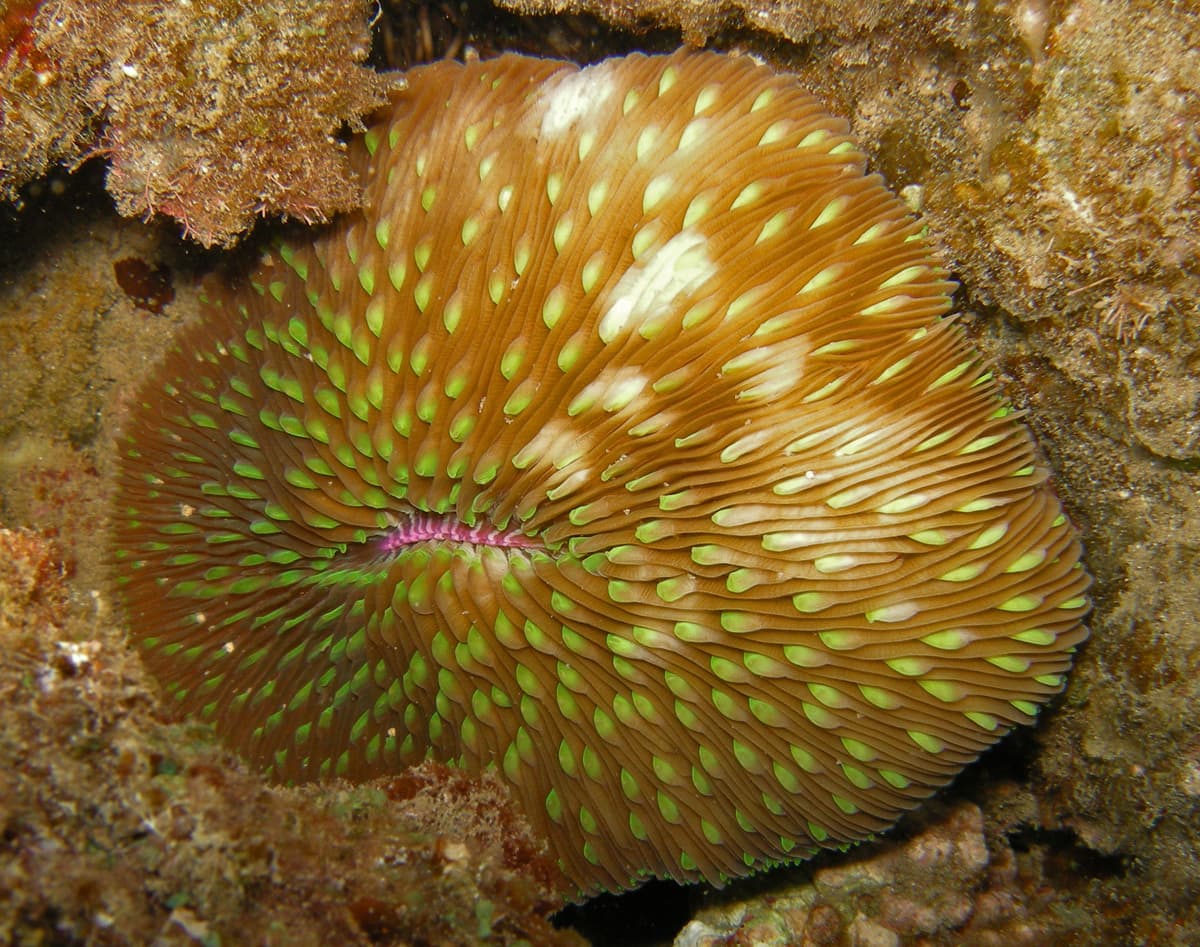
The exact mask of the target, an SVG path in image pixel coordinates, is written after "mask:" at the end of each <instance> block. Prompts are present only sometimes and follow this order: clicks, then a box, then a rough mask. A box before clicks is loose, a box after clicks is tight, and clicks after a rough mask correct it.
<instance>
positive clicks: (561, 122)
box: [534, 62, 617, 139]
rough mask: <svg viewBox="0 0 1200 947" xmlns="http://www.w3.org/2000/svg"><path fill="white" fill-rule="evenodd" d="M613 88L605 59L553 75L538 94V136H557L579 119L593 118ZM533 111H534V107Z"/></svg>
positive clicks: (606, 100) (611, 72)
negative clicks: (592, 64)
mask: <svg viewBox="0 0 1200 947" xmlns="http://www.w3.org/2000/svg"><path fill="white" fill-rule="evenodd" d="M616 87H617V84H616V81H615V79H614V78H613V69H612V64H611V63H608V62H602V63H597V64H596V65H594V66H588V67H587V68H586V69H580V70H579V71H578V72H569V73H565V74H562V75H559V76H555V77H553V78H552V79H550V80H549V81H548V82H547V83H546V87H545V89H544V90H543V91H542V93H541V95H540V96H538V100H537V105H538V106H541V116H542V121H541V125H540V127H539V129H538V137H539V138H542V139H546V138H558V137H560V136H561V135H563V134H564V133H565V132H567V131H568V130H569V129H571V128H572V127H573V126H574V125H576V124H577V123H578V122H579V121H580V119H583V118H585V117H589V116H590V117H593V118H594V117H595V115H596V113H597V112H598V111H599V110H600V109H601V108H603V106H604V104H605V103H606V102H608V100H609V99H611V98H612V96H613V92H614V91H615V90H616ZM534 114H535V115H536V114H538V111H537V109H536V108H535V110H534Z"/></svg>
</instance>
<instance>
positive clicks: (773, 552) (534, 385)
mask: <svg viewBox="0 0 1200 947" xmlns="http://www.w3.org/2000/svg"><path fill="white" fill-rule="evenodd" d="M354 161H355V164H356V168H357V170H358V171H359V172H360V174H361V176H362V178H363V180H364V182H365V184H366V192H365V200H364V210H363V211H362V212H361V213H356V214H354V215H351V216H349V217H347V218H345V219H343V221H342V222H341V223H340V224H339V225H338V226H337V227H335V228H334V229H332V230H330V231H328V232H327V233H325V234H324V235H322V236H320V237H318V238H317V240H316V241H315V242H314V243H313V244H312V245H311V246H308V247H300V246H296V245H293V244H280V245H279V246H278V247H277V248H276V249H275V250H274V251H272V252H270V253H268V254H267V255H266V257H265V259H264V260H263V262H262V264H261V265H260V267H259V268H258V270H257V271H256V272H255V274H254V275H253V276H252V278H251V280H250V283H249V286H248V287H246V288H244V289H241V290H236V291H226V290H225V289H223V288H220V287H213V289H212V293H211V299H210V301H209V304H208V308H207V311H206V313H205V314H204V316H203V317H202V318H201V320H200V321H199V323H198V324H197V325H196V326H195V327H193V328H191V329H189V330H186V331H185V332H184V333H182V334H181V336H180V337H179V339H178V342H177V344H176V345H175V347H174V348H173V350H172V351H171V352H170V353H169V354H168V356H167V358H166V360H165V362H164V364H163V365H162V366H161V368H159V369H158V371H157V372H156V373H155V374H154V375H153V376H152V377H151V379H150V380H149V381H148V382H147V384H146V386H145V387H144V389H143V390H142V392H141V395H140V397H139V398H138V399H137V401H138V404H137V406H136V407H135V409H134V410H133V412H132V417H131V419H130V420H129V422H128V424H127V425H126V427H125V431H124V435H123V439H122V443H121V447H120V450H121V454H122V469H121V473H120V476H119V481H118V491H117V500H116V511H115V521H116V522H115V536H114V559H115V564H116V566H115V569H116V573H117V582H118V584H119V587H120V590H121V596H122V598H123V600H124V602H125V604H126V606H127V609H128V613H129V618H130V621H131V624H132V627H133V632H134V635H135V637H136V639H137V640H138V641H139V642H140V644H141V646H142V648H143V652H144V655H145V658H146V660H147V662H148V664H149V666H150V667H151V669H152V670H153V671H154V672H155V674H156V675H157V676H158V677H159V678H160V679H161V680H162V681H163V682H164V684H165V686H166V688H167V691H168V693H169V694H170V695H171V696H172V697H173V698H174V701H175V703H176V704H177V705H178V706H179V708H180V709H181V710H184V711H187V712H191V713H195V714H198V715H199V716H200V717H201V718H202V719H205V720H209V721H212V722H213V723H214V725H215V726H216V728H217V730H218V732H219V733H221V734H222V735H223V736H224V738H225V739H226V740H227V741H228V742H229V743H230V744H231V745H232V746H234V747H236V748H237V749H239V750H240V751H241V752H242V753H244V754H245V755H246V756H248V757H249V758H250V759H251V760H253V761H254V762H256V763H257V764H259V765H261V766H262V767H263V768H264V769H266V770H268V771H269V772H271V773H272V774H273V775H274V776H275V777H277V778H279V779H283V780H308V779H314V778H319V777H324V776H346V777H351V778H355V779H361V778H367V777H371V776H375V775H380V774H385V773H394V772H397V771H398V770H399V769H400V768H402V767H404V766H406V765H408V764H411V763H415V762H419V761H421V760H423V759H426V758H433V759H436V760H440V761H443V762H447V763H450V764H452V765H455V766H459V767H462V768H463V769H465V770H467V771H470V772H478V771H481V770H486V769H493V770H495V771H496V772H497V773H498V774H500V775H501V776H502V777H503V778H504V779H505V781H506V782H507V783H508V785H509V786H510V788H511V789H512V792H513V794H514V796H515V797H516V799H517V800H518V801H519V803H520V804H521V806H522V807H523V809H524V811H525V812H526V813H527V814H528V816H529V818H530V820H531V821H532V823H533V824H534V826H535V828H536V829H538V830H539V831H541V832H542V833H543V834H544V835H546V836H547V837H548V838H549V839H550V840H551V844H552V846H553V848H554V850H555V852H556V854H557V856H558V858H559V860H560V864H561V866H562V867H563V869H564V871H565V873H566V875H567V876H568V878H569V879H570V880H571V881H572V882H573V883H574V884H575V885H576V886H577V888H578V890H579V893H580V894H584V895H585V894H589V893H593V892H596V891H599V890H604V889H608V890H619V889H622V888H626V887H629V886H632V885H636V884H638V883H639V882H640V881H641V880H643V879H645V878H648V877H672V878H675V879H678V880H681V881H687V880H698V879H705V880H708V881H712V882H716V883H720V882H721V881H723V880H724V879H726V878H728V877H731V876H737V875H742V874H746V873H747V872H749V871H753V870H756V869H759V868H762V867H764V866H769V865H772V864H776V863H779V862H784V861H789V860H794V859H798V858H803V857H806V856H808V855H811V854H812V853H813V852H815V851H816V850H818V849H819V848H822V847H831V846H840V845H844V844H846V843H848V842H852V841H855V840H858V839H862V838H864V837H866V836H868V835H870V834H871V833H874V832H876V831H879V830H881V829H884V828H886V827H887V826H889V825H890V824H891V823H892V822H894V821H895V819H896V818H898V816H899V815H900V814H901V813H902V812H904V811H905V810H907V809H909V808H911V807H913V806H914V805H916V804H917V803H918V802H919V801H920V800H921V799H923V798H926V797H927V796H929V795H930V794H931V793H933V792H934V791H935V790H936V789H937V788H938V787H940V786H942V785H944V784H945V783H947V782H948V781H949V780H950V779H951V778H952V777H953V776H954V775H955V774H956V773H957V772H958V771H959V770H960V769H961V768H962V767H963V766H965V765H966V764H967V763H969V762H970V761H971V760H973V759H974V758H975V757H976V756H977V755H978V754H979V753H980V752H981V751H982V750H983V749H984V748H986V747H987V746H989V745H991V744H992V743H994V742H995V741H996V740H998V739H999V738H1000V737H1001V736H1003V735H1004V734H1005V733H1006V732H1007V731H1008V730H1009V729H1011V728H1012V727H1013V726H1014V725H1017V724H1022V723H1028V722H1030V721H1031V720H1032V719H1033V718H1034V716H1035V715H1036V713H1037V712H1038V709H1039V707H1040V706H1041V705H1042V704H1043V703H1044V702H1045V701H1047V700H1048V699H1050V697H1051V696H1053V695H1054V694H1056V693H1057V692H1058V691H1059V690H1060V689H1061V687H1062V685H1063V680H1064V674H1065V672H1066V671H1067V670H1068V668H1069V666H1070V663H1071V655H1072V653H1073V651H1074V648H1075V646H1076V645H1077V644H1078V643H1079V642H1080V641H1082V640H1083V638H1084V637H1085V635H1086V631H1085V629H1084V627H1083V625H1082V624H1081V622H1082V618H1083V616H1084V615H1085V613H1086V611H1087V608H1088V601H1087V598H1086V590H1087V586H1088V582H1089V579H1088V577H1087V574H1086V573H1085V571H1084V570H1083V568H1082V565H1081V562H1080V545H1079V541H1078V537H1077V534H1076V531H1075V530H1074V528H1073V527H1072V526H1071V525H1070V523H1068V522H1067V520H1066V518H1065V516H1064V515H1063V513H1062V510H1061V508H1060V506H1059V503H1058V500H1057V499H1056V498H1055V496H1054V494H1053V493H1052V492H1051V490H1050V487H1049V485H1048V483H1047V478H1048V471H1047V470H1046V468H1045V466H1044V465H1043V463H1042V462H1041V460H1040V459H1039V458H1038V456H1037V454H1036V452H1035V448H1034V445H1033V443H1032V440H1031V437H1030V435H1029V433H1028V431H1027V430H1026V428H1025V427H1024V426H1023V425H1022V424H1021V423H1019V421H1018V420H1017V419H1016V417H1015V416H1014V414H1013V412H1012V411H1011V409H1010V408H1009V407H1008V406H1007V405H1006V404H1004V402H1003V401H1002V400H1001V399H1000V397H999V394H998V392H997V389H996V386H995V383H994V381H993V379H992V376H991V374H990V373H989V372H988V371H987V369H986V367H985V366H983V365H981V364H980V363H979V359H978V357H977V355H976V354H975V353H974V352H973V351H972V350H971V348H970V347H969V346H968V345H967V343H966V341H965V340H964V338H963V337H962V334H961V332H960V331H959V330H958V328H957V327H956V325H955V324H954V322H953V320H952V319H950V318H944V316H945V314H946V313H947V311H948V309H949V305H950V303H949V298H948V292H949V290H950V289H951V284H950V283H948V282H947V281H946V279H945V275H944V273H943V271H942V269H941V267H940V265H939V264H938V262H937V261H936V259H935V258H934V255H933V254H932V251H931V249H930V247H929V245H928V244H927V243H926V241H925V240H924V239H923V237H922V236H921V233H920V224H919V223H918V222H916V221H914V220H912V219H911V218H910V217H909V216H907V214H906V211H905V208H904V205H903V204H902V203H901V202H900V201H899V200H898V199H897V198H896V197H894V196H893V195H892V194H891V193H889V192H888V191H887V190H886V189H885V188H884V186H883V184H882V183H881V181H880V180H879V178H878V177H873V176H868V175H866V174H865V173H864V164H865V162H864V158H863V156H862V154H861V152H860V151H859V150H858V149H857V147H856V146H855V145H854V143H853V142H852V141H851V140H850V139H849V138H848V136H847V134H846V127H845V123H844V122H842V121H840V120H837V119H835V118H832V117H830V116H829V115H827V114H826V113H824V112H823V110H822V109H821V108H820V106H819V104H818V103H817V102H816V100H815V99H813V98H812V97H811V96H809V95H807V94H805V93H803V92H802V91H800V90H799V89H798V88H797V87H796V84H795V82H794V80H792V79H790V78H789V77H787V76H784V75H779V74H776V73H774V72H772V71H771V70H770V69H768V68H766V67H763V66H760V65H757V64H755V63H754V62H752V61H751V60H749V59H745V58H731V57H726V56H720V55H714V54H696V53H688V52H681V53H678V54H675V55H672V56H665V57H658V56H655V57H647V56H642V55H634V56H629V57H626V58H620V59H612V60H608V61H605V62H602V63H600V64H598V65H596V66H592V67H589V68H587V69H582V70H581V69H578V68H577V67H575V66H573V65H571V64H568V63H563V62H557V61H548V60H537V59H531V58H525V57H520V56H513V55H509V56H503V57H501V58H499V59H495V60H491V61H487V62H474V63H469V64H467V65H465V66H464V65H461V64H455V63H449V62H443V63H439V64H437V65H433V66H428V67H423V68H419V69H415V70H413V71H412V72H410V73H409V75H408V87H407V89H406V90H405V91H403V92H402V93H399V94H397V95H396V96H395V98H394V100H393V105H392V107H391V109H390V111H389V112H387V114H385V115H384V116H383V117H382V118H381V119H380V121H379V122H378V124H375V125H374V126H373V127H371V128H370V130H369V131H368V132H367V134H366V135H365V136H364V138H363V139H362V140H361V141H360V142H359V143H358V144H357V146H356V152H355V155H354Z"/></svg>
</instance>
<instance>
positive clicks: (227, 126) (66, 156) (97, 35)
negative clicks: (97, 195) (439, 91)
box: [0, 0, 395, 245]
mask: <svg viewBox="0 0 1200 947" xmlns="http://www.w3.org/2000/svg"><path fill="white" fill-rule="evenodd" d="M369 10H370V4H369V3H367V2H365V0H362V2H358V0H356V2H350V3H344V2H335V0H325V2H319V3H311V2H307V0H305V2H294V0H271V2H268V3H244V2H241V0H226V2H223V3H220V4H215V5H214V4H200V3H195V4H191V3H170V2H164V0H44V2H42V3H41V4H36V5H35V4H18V5H17V6H15V7H10V9H9V19H10V20H12V21H14V26H12V27H10V28H8V29H7V30H6V31H4V32H0V41H4V40H5V39H7V43H8V47H7V53H6V55H5V57H4V59H3V61H2V62H0V116H2V121H0V196H4V197H7V198H8V199H12V198H14V197H15V196H16V188H17V187H18V186H19V185H20V184H21V183H23V182H24V181H27V180H30V179H32V178H34V177H36V176H38V175H40V174H42V173H43V172H44V171H45V170H46V168H47V167H48V165H49V164H50V163H51V162H54V161H65V162H77V161H79V160H82V159H85V158H87V157H89V156H91V155H96V154H103V155H105V156H107V157H108V159H109V162H110V168H109V173H108V187H109V191H110V192H111V193H112V195H113V197H114V198H115V200H116V202H117V207H118V209H119V210H120V211H121V212H122V213H125V214H129V215H139V216H149V215H152V214H156V213H157V214H164V215H167V216H169V217H173V218H174V219H176V220H177V221H179V223H180V224H181V225H182V227H183V230H184V232H185V233H186V234H188V235H190V236H192V237H194V238H195V239H197V240H198V241H200V242H201V243H203V244H206V245H211V244H228V243H231V242H233V241H234V240H235V239H236V238H237V237H238V236H239V235H240V234H241V233H242V231H244V230H245V229H246V228H248V227H249V226H250V225H251V224H252V223H253V222H254V220H255V219H256V218H257V217H259V216H261V215H264V214H282V215H284V216H288V217H294V218H298V219H300V220H304V221H309V222H313V221H322V220H326V219H327V218H328V217H329V216H330V215H332V214H334V213H337V212H339V211H342V210H346V209H348V208H351V207H354V206H356V205H357V203H358V200H359V194H358V187H357V182H355V180H354V179H353V177H352V176H351V175H350V174H349V169H348V166H347V164H346V159H345V154H344V152H343V149H342V148H341V146H340V145H339V143H338V142H337V141H336V140H335V139H334V137H333V136H334V135H335V134H336V133H337V131H338V130H339V129H340V128H341V127H342V126H343V125H344V124H346V123H351V124H352V123H354V122H355V121H356V120H357V119H358V117H359V116H360V115H362V114H363V113H364V112H366V111H368V110H370V109H371V108H373V107H374V106H376V105H379V104H380V103H381V102H382V101H383V99H384V97H385V94H386V91H387V90H388V89H389V88H391V87H393V86H394V85H395V81H394V80H392V79H388V78H386V77H383V76H380V75H377V74H376V73H374V72H373V71H372V70H370V69H367V68H364V67H363V66H361V65H359V64H360V63H361V62H362V61H363V60H364V59H365V57H366V55H367V51H368V47H369V34H368V31H367V15H368V12H369Z"/></svg>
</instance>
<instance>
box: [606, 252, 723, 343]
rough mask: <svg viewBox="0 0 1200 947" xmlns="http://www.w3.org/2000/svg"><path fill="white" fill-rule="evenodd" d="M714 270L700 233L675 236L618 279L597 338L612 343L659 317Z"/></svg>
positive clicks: (699, 284)
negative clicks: (621, 335)
mask: <svg viewBox="0 0 1200 947" xmlns="http://www.w3.org/2000/svg"><path fill="white" fill-rule="evenodd" d="M716 271H717V266H716V264H715V263H714V262H713V260H712V258H711V257H710V256H709V255H708V241H707V240H706V239H705V237H704V235H703V234H701V233H699V232H698V231H695V230H684V231H683V232H681V233H677V234H676V235H675V236H673V237H672V238H671V239H670V240H668V241H667V242H666V243H664V244H663V245H662V246H661V247H660V248H659V249H658V250H656V251H655V252H654V253H653V254H651V255H650V256H647V257H644V258H643V259H641V260H639V261H638V262H637V263H635V264H634V265H633V266H631V267H630V268H629V269H628V270H626V271H625V273H624V274H623V275H622V276H621V279H620V280H619V281H618V282H617V285H616V286H614V287H613V289H612V293H611V294H610V295H609V301H608V308H607V309H606V310H605V312H604V315H602V316H601V317H600V324H599V326H598V331H599V333H600V338H601V339H602V340H603V341H604V342H606V343H607V342H611V341H612V340H613V339H615V338H617V336H619V335H620V334H621V333H623V332H625V331H627V330H631V329H635V328H637V326H639V325H641V324H642V322H644V321H646V320H647V319H649V318H652V317H654V316H657V315H660V314H661V312H662V310H663V309H665V308H667V307H669V306H673V305H675V304H676V301H677V300H679V299H680V298H681V297H683V296H685V295H687V294H688V293H692V292H694V291H695V290H697V289H699V288H700V287H701V286H703V285H704V283H705V282H707V281H708V280H709V279H710V278H711V277H712V275H713V274H714V273H716Z"/></svg>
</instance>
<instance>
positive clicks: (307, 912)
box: [0, 529, 579, 947]
mask: <svg viewBox="0 0 1200 947" xmlns="http://www.w3.org/2000/svg"><path fill="white" fill-rule="evenodd" d="M67 601H68V600H67V592H66V587H65V585H64V582H63V579H62V576H61V569H60V567H59V563H58V561H57V559H56V553H55V550H54V547H53V545H52V544H49V543H47V542H46V541H45V540H43V539H41V538H40V537H39V536H37V535H36V534H35V533H33V532H31V531H27V530H24V531H10V530H3V529H0V837H2V838H3V845H2V846H0V941H3V942H4V943H6V944H12V945H26V944H29V945H32V944H39V943H41V944H44V943H72V944H97V945H99V944H104V945H130V947H134V945H140V944H149V943H162V944H166V943H203V944H208V945H216V944H241V943H246V944H251V943H252V944H263V945H271V944H279V945H283V944H286V945H289V947H291V945H314V947H315V945H327V944H345V945H368V944H371V945H379V944H395V945H410V944H414V943H431V944H432V943H436V944H454V945H458V944H461V945H483V944H489V945H492V944H494V945H514V947H515V945H519V944H524V945H535V944H544V945H547V947H554V945H560V947H568V945H572V944H578V943H579V940H578V938H576V937H575V936H574V935H572V934H570V933H569V932H566V933H559V932H556V931H554V930H553V929H552V928H551V927H550V925H549V924H548V922H547V921H546V918H545V913H546V912H547V911H548V910H549V909H551V908H552V907H553V906H554V904H555V897H556V895H555V893H554V886H555V884H557V883H558V882H557V878H556V874H555V872H554V870H553V868H552V866H550V864H549V863H548V862H546V861H545V860H544V857H543V856H542V855H541V854H540V849H539V845H538V844H537V843H535V842H534V841H533V840H532V838H531V837H530V836H529V834H528V829H527V828H525V826H524V824H523V823H522V821H521V820H520V818H519V817H518V816H516V815H515V814H513V812H512V810H511V805H510V803H509V802H508V800H507V798H506V794H505V792H504V791H503V789H502V788H501V787H500V786H499V785H498V784H497V783H496V782H495V781H494V780H483V781H473V780H469V779H467V778H466V777H465V776H462V775H459V774H453V773H449V772H447V771H444V770H438V769H437V768H431V767H426V768H424V769H423V770H417V771H415V772H414V773H413V774H412V775H410V776H408V777H407V778H406V782H405V783H404V784H403V785H399V786H397V785H395V784H394V783H388V782H386V781H384V782H381V783H375V784H364V785H361V786H357V787H346V786H344V785H334V786H327V787H310V788H308V789H306V790H284V789H270V788H267V787H265V786H263V785H262V783H261V782H259V781H258V780H257V779H256V778H254V777H252V776H250V775H248V774H247V773H246V772H245V771H244V770H243V769H242V768H241V767H240V765H239V764H238V763H237V761H236V760H234V759H233V758H231V757H228V756H226V755H224V754H222V753H221V752H220V751H218V750H217V749H216V748H215V747H214V746H213V744H212V742H211V734H210V733H209V732H208V731H207V729H206V728H203V727H197V726H195V725H182V726H167V725H164V724H163V723H161V722H160V721H159V719H158V715H157V710H156V706H155V702H154V701H153V700H152V698H151V694H150V692H149V690H147V689H146V688H145V686H144V683H143V681H142V678H141V671H140V667H139V666H138V664H137V663H136V661H131V660H130V659H129V658H128V656H127V653H126V649H125V647H124V644H123V642H122V641H121V639H120V636H119V633H118V631H117V630H116V629H113V628H110V627H107V626H106V625H104V623H103V621H102V616H101V617H100V618H97V617H92V618H81V617H79V616H78V615H76V614H75V613H73V611H72V610H71V609H70V608H69V607H68V604H67ZM448 807H450V808H451V809H452V810H453V815H448V814H447V811H446V810H447V808H448Z"/></svg>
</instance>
